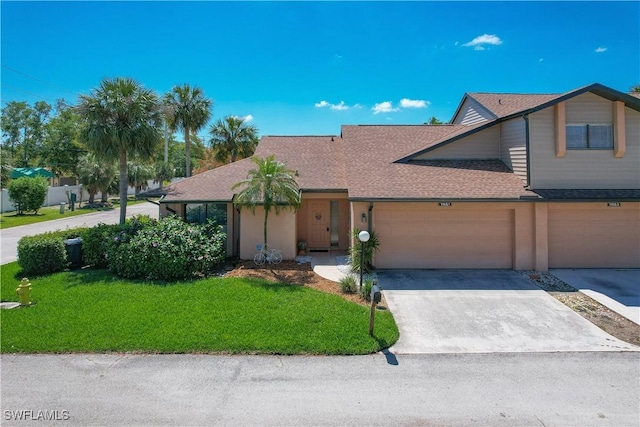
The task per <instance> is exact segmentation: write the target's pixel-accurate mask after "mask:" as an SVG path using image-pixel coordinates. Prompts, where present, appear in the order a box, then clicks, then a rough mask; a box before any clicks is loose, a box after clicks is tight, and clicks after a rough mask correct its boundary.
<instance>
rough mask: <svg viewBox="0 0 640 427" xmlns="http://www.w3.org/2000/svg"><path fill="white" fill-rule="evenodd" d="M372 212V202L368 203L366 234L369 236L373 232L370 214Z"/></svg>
mask: <svg viewBox="0 0 640 427" xmlns="http://www.w3.org/2000/svg"><path fill="white" fill-rule="evenodd" d="M372 211H373V202H369V224H367V228H368V230H367V231H368V232H369V234H371V233H372V232H373V218H372V217H371V213H372Z"/></svg>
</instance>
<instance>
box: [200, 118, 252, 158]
mask: <svg viewBox="0 0 640 427" xmlns="http://www.w3.org/2000/svg"><path fill="white" fill-rule="evenodd" d="M209 133H210V134H211V139H210V140H209V142H210V143H211V148H214V149H216V150H217V151H216V155H215V159H216V160H217V161H219V162H222V163H226V162H228V161H229V158H231V163H233V162H235V161H236V160H240V159H244V158H245V157H250V156H253V153H254V151H256V147H257V146H258V128H256V127H255V126H254V125H250V124H249V123H247V121H246V120H245V119H244V118H241V117H236V116H227V117H225V118H224V119H219V120H218V121H217V122H216V123H215V124H214V125H212V126H211V127H210V128H209Z"/></svg>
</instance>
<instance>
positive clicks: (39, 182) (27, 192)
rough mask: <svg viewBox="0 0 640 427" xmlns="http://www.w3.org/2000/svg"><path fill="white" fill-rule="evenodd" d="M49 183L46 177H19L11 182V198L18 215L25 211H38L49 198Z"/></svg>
mask: <svg viewBox="0 0 640 427" xmlns="http://www.w3.org/2000/svg"><path fill="white" fill-rule="evenodd" d="M48 189H49V184H48V183H47V180H46V179H44V178H40V177H36V178H27V177H24V178H17V179H13V180H11V182H9V188H8V190H9V199H10V200H11V202H12V203H13V205H14V206H15V207H16V210H17V211H18V215H23V214H24V213H25V212H34V213H38V209H40V208H41V207H42V205H43V204H44V201H45V199H46V198H47V191H48Z"/></svg>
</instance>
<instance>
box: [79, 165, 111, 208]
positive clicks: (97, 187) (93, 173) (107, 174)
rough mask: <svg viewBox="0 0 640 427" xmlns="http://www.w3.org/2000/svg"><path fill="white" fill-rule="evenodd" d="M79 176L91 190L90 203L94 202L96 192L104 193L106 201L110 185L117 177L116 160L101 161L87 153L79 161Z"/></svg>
mask: <svg viewBox="0 0 640 427" xmlns="http://www.w3.org/2000/svg"><path fill="white" fill-rule="evenodd" d="M78 178H79V180H80V183H81V184H82V185H83V186H84V188H86V189H87V191H88V192H89V203H93V202H94V199H95V196H96V193H97V192H98V191H100V192H101V193H102V201H103V202H106V201H107V197H108V195H109V187H110V186H111V183H112V182H113V181H115V179H116V168H115V162H113V161H99V160H98V159H96V156H94V155H93V154H85V155H84V156H82V157H81V158H80V161H79V162H78Z"/></svg>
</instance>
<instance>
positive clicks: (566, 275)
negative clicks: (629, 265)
mask: <svg viewBox="0 0 640 427" xmlns="http://www.w3.org/2000/svg"><path fill="white" fill-rule="evenodd" d="M549 272H550V273H551V274H553V275H554V276H556V277H557V278H558V279H560V280H562V281H564V282H566V283H568V284H569V285H571V286H573V287H574V288H576V289H578V290H580V292H582V293H584V294H587V295H589V296H590V297H591V298H593V299H594V300H596V301H598V302H599V303H600V304H602V305H604V306H607V307H609V308H610V309H611V310H613V311H615V312H617V313H618V314H621V315H623V316H624V317H626V318H627V319H629V320H631V321H632V322H635V323H638V324H640V269H553V270H550V271H549Z"/></svg>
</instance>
